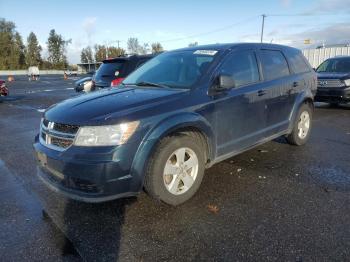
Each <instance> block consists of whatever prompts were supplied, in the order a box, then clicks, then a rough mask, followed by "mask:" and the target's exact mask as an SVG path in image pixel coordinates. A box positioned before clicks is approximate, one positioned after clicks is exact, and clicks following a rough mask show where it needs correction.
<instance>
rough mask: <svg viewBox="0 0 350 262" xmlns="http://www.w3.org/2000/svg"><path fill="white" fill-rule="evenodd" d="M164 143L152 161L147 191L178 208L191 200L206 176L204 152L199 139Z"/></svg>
mask: <svg viewBox="0 0 350 262" xmlns="http://www.w3.org/2000/svg"><path fill="white" fill-rule="evenodd" d="M191 134H193V133H190V135H186V134H179V135H175V136H168V137H165V138H164V139H162V140H161V141H160V143H159V145H158V146H157V148H156V150H155V152H154V154H153V156H152V157H151V159H150V160H149V164H148V168H147V171H146V177H145V183H144V189H145V191H146V192H147V193H148V194H149V195H151V196H152V197H153V198H155V199H158V200H161V201H163V202H165V203H167V204H170V205H173V206H176V205H180V204H182V203H184V202H185V201H187V200H189V199H190V198H191V197H192V196H193V195H194V194H195V193H196V192H197V190H198V188H199V186H200V184H201V182H202V179H203V175H204V169H205V168H204V166H205V148H203V146H202V145H203V143H202V141H201V140H200V137H199V136H198V135H195V134H194V135H191Z"/></svg>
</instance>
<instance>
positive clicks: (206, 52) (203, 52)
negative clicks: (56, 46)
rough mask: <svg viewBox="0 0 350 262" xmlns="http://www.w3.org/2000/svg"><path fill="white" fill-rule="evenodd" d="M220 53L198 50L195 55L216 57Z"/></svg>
mask: <svg viewBox="0 0 350 262" xmlns="http://www.w3.org/2000/svg"><path fill="white" fill-rule="evenodd" d="M217 52H218V51H216V50H196V51H195V52H194V54H195V55H215V54H216V53H217Z"/></svg>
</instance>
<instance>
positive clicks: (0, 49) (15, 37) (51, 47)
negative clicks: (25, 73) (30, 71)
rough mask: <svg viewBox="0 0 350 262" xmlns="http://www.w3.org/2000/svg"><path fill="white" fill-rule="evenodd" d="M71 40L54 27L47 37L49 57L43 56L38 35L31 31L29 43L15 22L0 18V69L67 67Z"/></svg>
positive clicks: (28, 38)
mask: <svg viewBox="0 0 350 262" xmlns="http://www.w3.org/2000/svg"><path fill="white" fill-rule="evenodd" d="M70 43H71V40H65V39H64V38H63V37H62V35H60V34H58V33H56V31H55V29H52V30H51V31H50V33H49V36H48V39H47V42H46V44H47V49H48V57H47V58H46V59H43V58H42V56H41V51H42V47H41V46H40V44H39V42H38V39H37V37H36V35H35V34H34V33H33V32H31V33H30V34H29V35H28V37H27V44H26V45H25V44H24V43H23V39H22V36H21V35H20V33H19V32H17V31H16V25H15V23H13V22H11V21H6V20H5V19H4V18H0V70H16V69H27V68H28V67H30V66H39V67H40V68H41V69H66V68H67V67H68V60H67V57H66V55H65V53H66V47H67V45H68V44H70Z"/></svg>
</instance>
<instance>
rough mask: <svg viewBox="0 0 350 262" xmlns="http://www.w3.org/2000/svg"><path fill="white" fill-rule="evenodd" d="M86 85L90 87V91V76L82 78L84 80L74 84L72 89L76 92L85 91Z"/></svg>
mask: <svg viewBox="0 0 350 262" xmlns="http://www.w3.org/2000/svg"><path fill="white" fill-rule="evenodd" d="M88 85H90V89H91V86H92V77H91V76H88V77H84V78H81V79H79V80H77V81H76V82H75V83H74V89H75V91H76V92H82V91H87V90H88ZM89 91H90V90H89Z"/></svg>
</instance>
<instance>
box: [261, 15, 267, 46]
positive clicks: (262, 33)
mask: <svg viewBox="0 0 350 262" xmlns="http://www.w3.org/2000/svg"><path fill="white" fill-rule="evenodd" d="M261 16H262V24H261V36H260V43H262V42H263V38H264V26H265V17H266V15H265V14H262V15H261Z"/></svg>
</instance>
